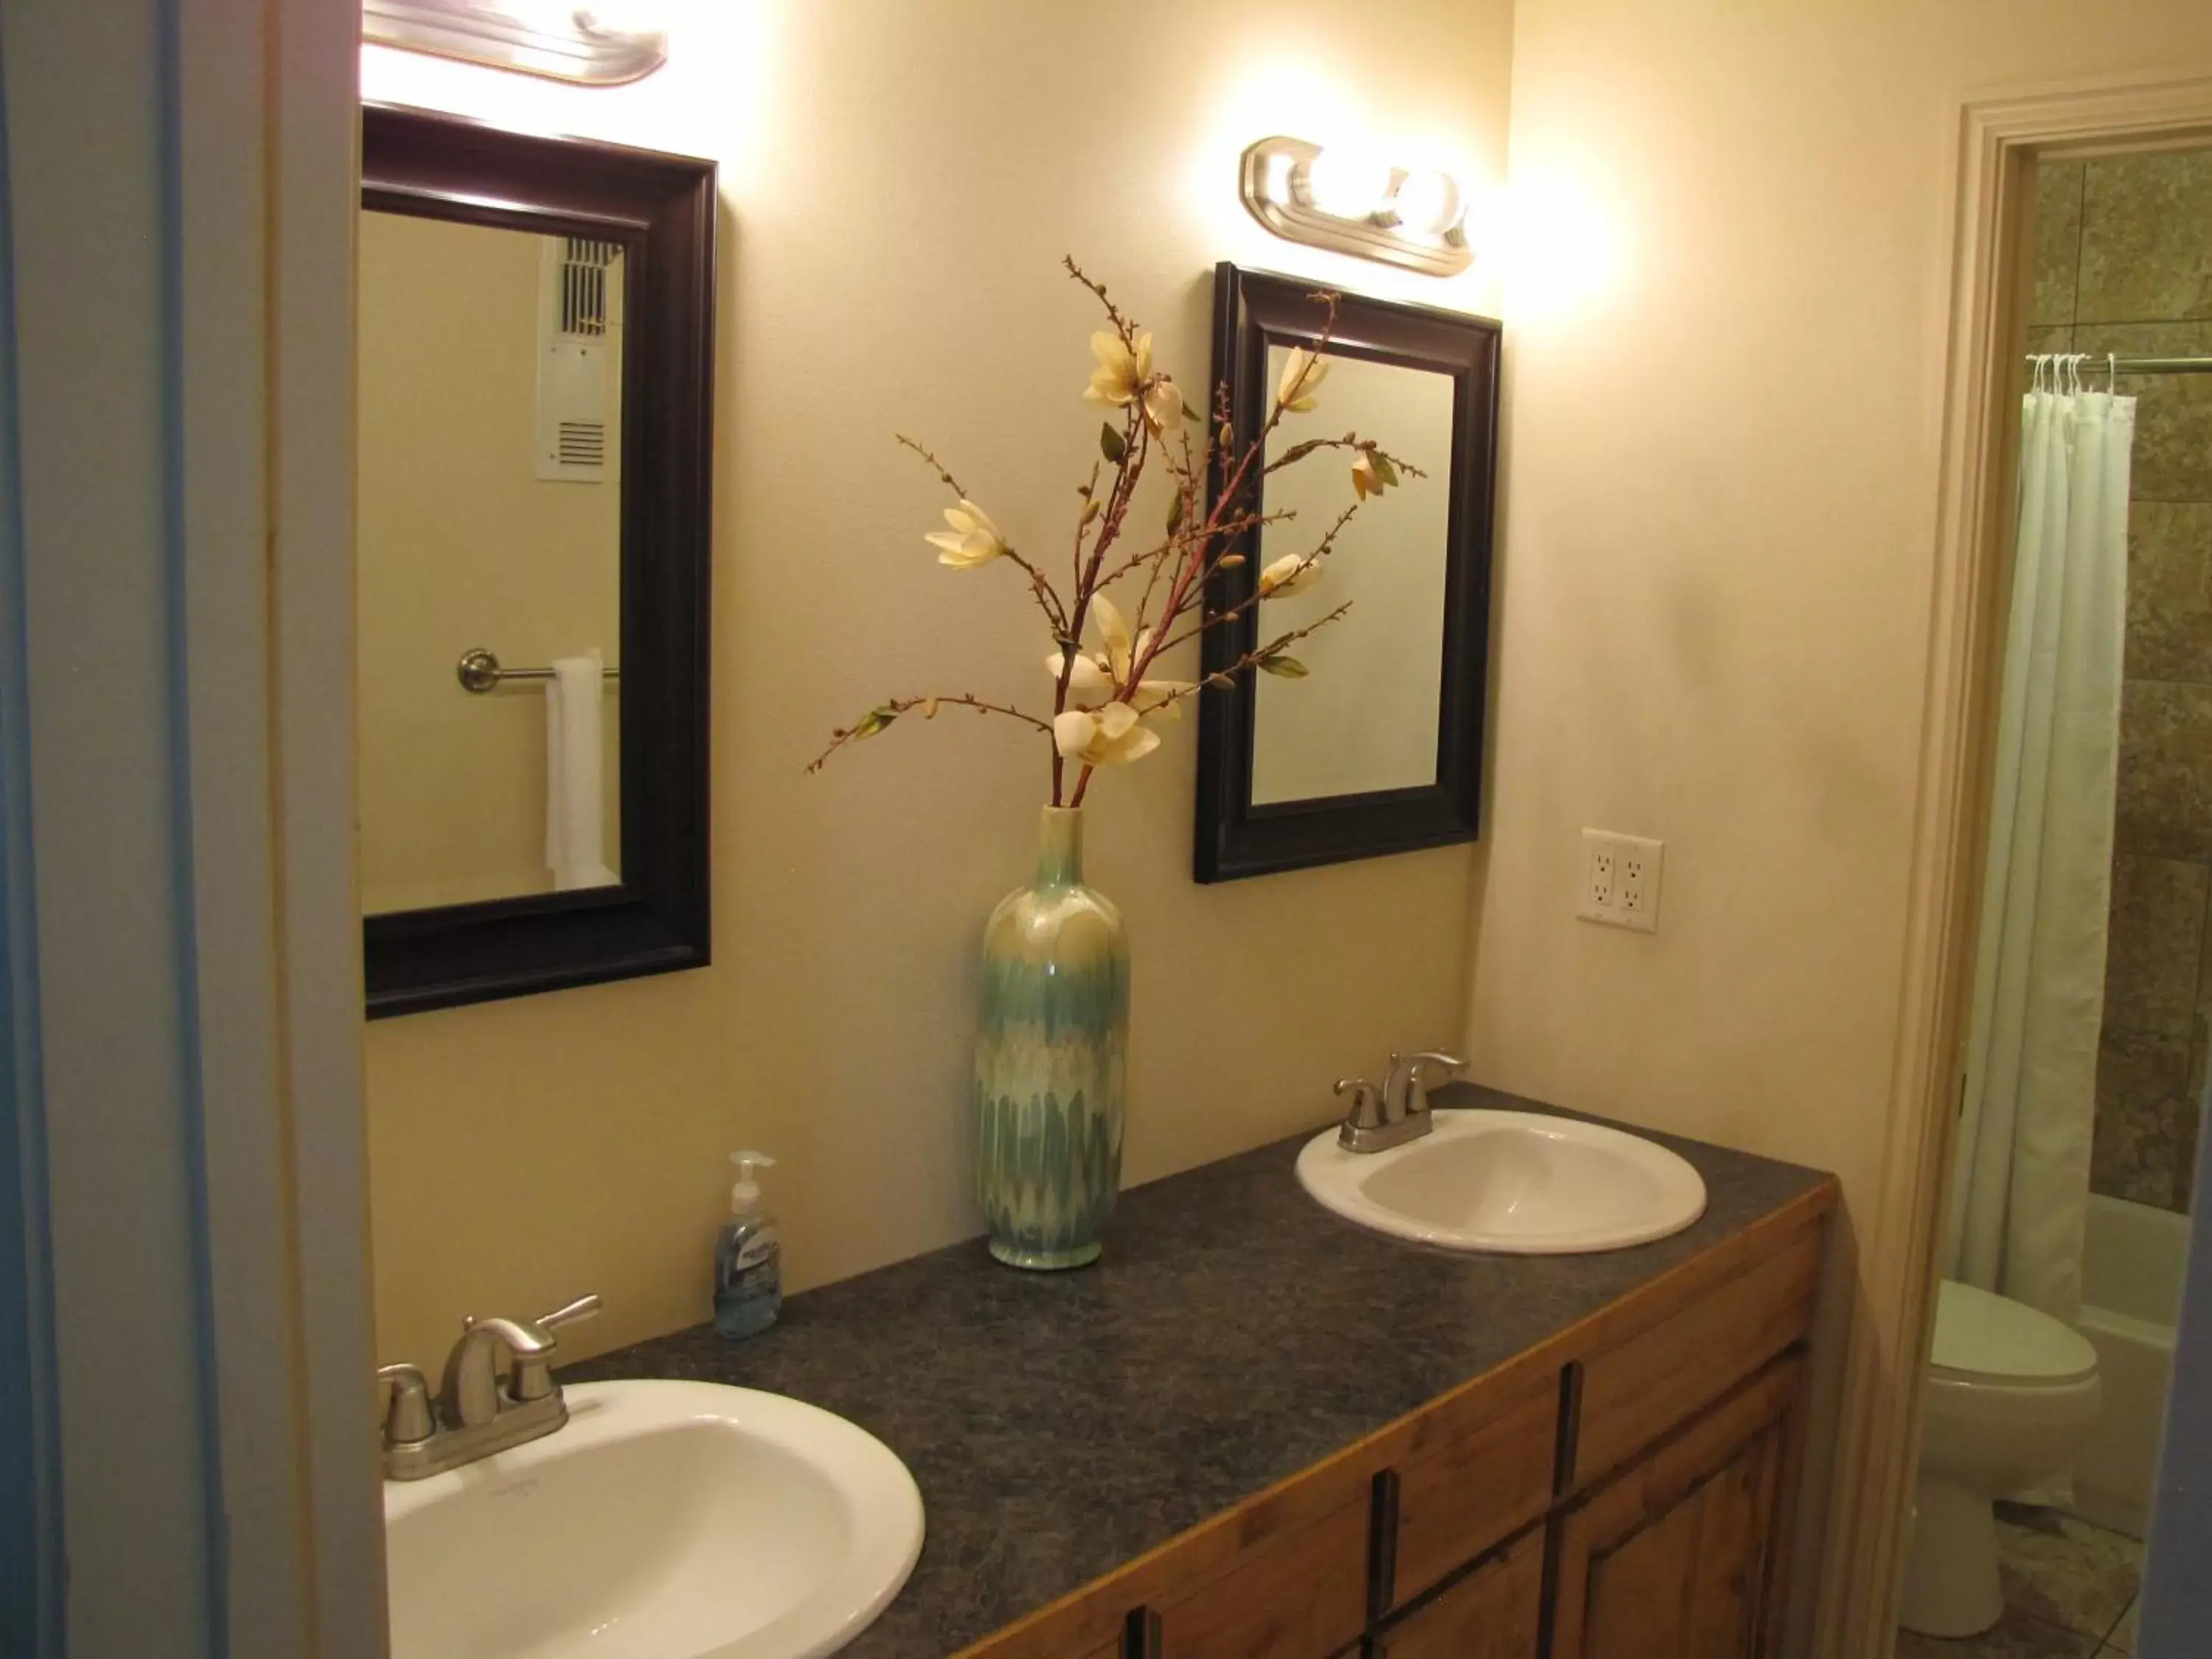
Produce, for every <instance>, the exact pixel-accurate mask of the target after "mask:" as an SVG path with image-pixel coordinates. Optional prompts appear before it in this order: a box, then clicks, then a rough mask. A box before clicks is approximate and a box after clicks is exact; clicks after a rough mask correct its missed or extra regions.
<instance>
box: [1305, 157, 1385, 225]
mask: <svg viewBox="0 0 2212 1659" xmlns="http://www.w3.org/2000/svg"><path fill="white" fill-rule="evenodd" d="M1305 174H1306V179H1305V183H1306V197H1307V199H1308V200H1310V202H1312V204H1314V206H1316V208H1318V209H1320V210H1321V211H1322V212H1323V213H1326V214H1328V215H1329V216H1331V217H1333V218H1337V219H1368V218H1372V217H1373V216H1374V215H1375V211H1376V209H1377V208H1380V207H1381V206H1382V205H1383V201H1384V198H1385V197H1388V196H1389V193H1390V168H1389V165H1388V164H1387V163H1385V162H1382V161H1376V160H1375V159H1374V158H1373V157H1371V156H1366V155H1358V154H1356V153H1355V152H1353V151H1351V150H1346V149H1336V148H1331V149H1325V150H1323V151H1322V153H1321V154H1320V155H1316V156H1315V157H1314V158H1313V160H1312V161H1309V162H1307V163H1306V167H1305Z"/></svg>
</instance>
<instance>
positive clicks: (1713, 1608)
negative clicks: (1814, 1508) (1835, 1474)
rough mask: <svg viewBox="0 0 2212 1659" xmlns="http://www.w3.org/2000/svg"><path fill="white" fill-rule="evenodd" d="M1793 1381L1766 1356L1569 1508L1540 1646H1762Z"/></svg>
mask: <svg viewBox="0 0 2212 1659" xmlns="http://www.w3.org/2000/svg"><path fill="white" fill-rule="evenodd" d="M1803 1382H1804V1362H1803V1361H1802V1360H1800V1359H1797V1358H1784V1359H1781V1360H1778V1361H1777V1362H1776V1363H1775V1364H1772V1365H1770V1366H1769V1367H1768V1368H1767V1369H1766V1370H1763V1371H1761V1372H1760V1373H1759V1375H1758V1376H1755V1377H1753V1378H1752V1379H1751V1381H1749V1382H1748V1383H1745V1384H1744V1385H1743V1386H1742V1387H1741V1389H1738V1390H1737V1391H1736V1392H1735V1393H1734V1394H1732V1395H1729V1396H1728V1397H1727V1398H1726V1399H1724V1400H1723V1401H1720V1402H1719V1403H1718V1404H1717V1405H1716V1406H1714V1407H1712V1408H1711V1410H1710V1411H1708V1412H1706V1413H1705V1414H1704V1415H1703V1416H1701V1417H1699V1418H1696V1419H1692V1421H1691V1422H1690V1423H1689V1424H1688V1425H1686V1426H1685V1427H1684V1428H1682V1429H1681V1430H1680V1431H1678V1432H1677V1433H1676V1434H1675V1435H1674V1437H1672V1438H1670V1439H1668V1440H1667V1441H1665V1442H1662V1443H1661V1444H1660V1445H1659V1446H1658V1447H1657V1448H1656V1449H1654V1450H1652V1451H1650V1452H1649V1453H1647V1454H1646V1455H1644V1457H1642V1458H1641V1459H1640V1460H1638V1461H1637V1462H1632V1463H1631V1464H1630V1465H1629V1466H1628V1467H1627V1468H1625V1469H1623V1470H1622V1471H1621V1472H1620V1474H1618V1475H1617V1476H1615V1477H1614V1478H1613V1480H1610V1481H1608V1482H1607V1483H1606V1484H1605V1485H1604V1486H1601V1487H1599V1488H1598V1489H1597V1490H1596V1491H1595V1492H1593V1493H1591V1494H1590V1496H1589V1498H1588V1499H1587V1500H1586V1501H1585V1502H1584V1503H1583V1504H1581V1505H1580V1506H1579V1507H1577V1508H1576V1509H1573V1510H1569V1511H1568V1512H1567V1514H1566V1515H1565V1516H1564V1517H1563V1518H1562V1519H1561V1521H1560V1522H1559V1604H1558V1613H1557V1624H1556V1627H1555V1630H1554V1632H1553V1645H1552V1659H1765V1656H1767V1655H1769V1654H1771V1652H1772V1651H1774V1648H1775V1643H1776V1640H1777V1634H1778V1632H1777V1626H1778V1614H1779V1613H1780V1605H1779V1604H1780V1601H1781V1590H1782V1571H1783V1567H1784V1556H1785V1554H1786V1553H1787V1550H1788V1547H1789V1540H1788V1536H1787V1533H1788V1518H1789V1517H1788V1512H1787V1504H1788V1503H1789V1501H1790V1486H1791V1484H1792V1477H1793V1474H1794V1465H1795V1463H1796V1427H1797V1419H1798V1415H1799V1405H1798V1401H1799V1398H1800V1395H1801V1394H1802V1389H1803Z"/></svg>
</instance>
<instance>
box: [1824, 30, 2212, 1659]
mask: <svg viewBox="0 0 2212 1659" xmlns="http://www.w3.org/2000/svg"><path fill="white" fill-rule="evenodd" d="M1958 132H1959V142H1958V149H1957V151H1956V153H1955V155H1954V161H1953V173H1952V178H1953V185H1954V189H1953V190H1952V191H1951V192H1950V194H1949V195H1948V197H1947V198H1946V199H1947V200H1948V201H1950V202H1951V203H1953V204H1954V207H1955V212H1954V218H1953V223H1952V226H1951V228H1950V232H1949V234H1948V237H1947V239H1946V240H1947V242H1948V249H1949V258H1948V275H1949V283H1948V315H1949V324H1948V329H1947V331H1946V340H1945V355H1944V360H1943V381H1942V449H1941V462H1940V465H1941V471H1940V475H1939V479H1940V482H1939V486H1938V501H1937V517H1936V559H1935V566H1934V571H1933V582H1932V590H1933V591H1932V594H1931V599H1932V605H1931V614H1930V621H1929V655H1928V670H1927V685H1926V693H1925V702H1924V714H1923V723H1922V732H1921V748H1920V763H1919V768H1918V773H1919V776H1918V786H1917V805H1916V809H1915V815H1914V832H1913V853H1912V862H1911V877H1910V891H1909V909H1908V913H1907V921H1906V929H1905V960H1904V964H1903V973H1902V976H1901V982H1900V1002H1899V1036H1898V1041H1897V1046H1896V1049H1895V1053H1894V1055H1893V1064H1892V1070H1891V1086H1890V1097H1889V1106H1888V1111H1887V1124H1886V1129H1885V1136H1884V1143H1883V1153H1882V1167H1881V1177H1880V1182H1879V1186H1878V1188H1877V1190H1876V1192H1875V1198H1874V1202H1873V1204H1872V1206H1870V1207H1869V1210H1868V1212H1866V1213H1865V1214H1864V1216H1863V1218H1862V1220H1861V1222H1860V1224H1859V1225H1858V1227H1857V1236H1858V1237H1859V1240H1860V1241H1861V1243H1860V1250H1861V1272H1860V1294H1859V1296H1858V1297H1857V1298H1856V1300H1855V1304H1854V1306H1853V1308H1852V1310H1851V1312H1850V1346H1849V1350H1848V1354H1847V1358H1846V1359H1845V1363H1844V1380H1843V1389H1844V1403H1843V1411H1842V1417H1841V1422H1840V1425H1839V1435H1838V1444H1837V1448H1836V1454H1835V1463H1834V1468H1835V1469H1836V1477H1835V1485H1836V1490H1835V1493H1834V1498H1833V1503H1832V1510H1831V1522H1830V1533H1829V1537H1830V1540H1831V1542H1830V1544H1829V1547H1828V1548H1827V1549H1826V1570H1825V1571H1823V1573H1822V1575H1821V1583H1820V1592H1819V1601H1818V1612H1817V1623H1816V1626H1815V1628H1816V1630H1817V1632H1818V1634H1817V1636H1816V1638H1815V1641H1816V1651H1817V1652H1818V1653H1819V1654H1820V1656H1822V1659H1887V1655H1888V1653H1889V1650H1890V1644H1892V1642H1893V1640H1894V1634H1893V1632H1894V1629H1895V1625H1896V1611H1897V1598H1898V1594H1899V1576H1900V1574H1899V1569H1900V1566H1901V1561H1902V1553H1903V1547H1904V1544H1905V1530H1904V1528H1905V1512H1906V1510H1907V1507H1908V1504H1909V1502H1910V1498H1911V1488H1912V1472H1913V1470H1914V1469H1915V1468H1916V1467H1917V1464H1918V1461H1919V1448H1920V1430H1921V1415H1922V1403H1923V1395H1924V1394H1925V1389H1924V1388H1923V1386H1922V1384H1923V1378H1924V1375H1925V1372H1926V1370H1927V1360H1928V1345H1929V1335H1930V1330H1929V1327H1930V1322H1931V1320H1932V1318H1933V1306H1934V1300H1935V1290H1936V1279H1937V1271H1936V1247H1937V1240H1938V1237H1939V1234H1940V1225H1941V1220H1942V1197H1943V1194H1944V1192H1945V1190H1946V1188H1947V1186H1948V1176H1949V1170H1950V1166H1951V1158H1952V1155H1953V1152H1954V1144H1953V1143H1954V1141H1955V1139H1956V1127H1957V1111H1956V1107H1957V1104H1958V1099H1959V1090H1960V1081H1961V1077H1962V1072H1961V1065H1960V1055H1961V1053H1962V1050H1963V1039H1964V1036H1965V1027H1966V1012H1967V1007H1968V1003H1969V1000H1970V998H1971V996H1972V977H1973V960H1974V937H1975V933H1974V930H1975V923H1976V915H1975V910H1976V908H1977V904H1978V896H1979V891H1980V881H1979V877H1980V872H1981V869H1982V865H1983V860H1984V851H1985V845H1986V842H1987V837H1988V823H1989V804H1988V793H1989V789H1988V767H1989V762H1990V752H1991V750H1992V749H1993V747H1994V742H1995V735H1996V734H1995V731H1994V713H1995V707H1996V697H1995V691H1996V681H1995V673H1994V670H1995V668H1996V665H1997V662H1998V657H1999V653H2001V651H2002V644H2003V627H2004V617H2003V615H2002V599H2003V596H2004V594H2005V592H2006V589H2007V574H2006V567H2007V552H2006V549H2007V542H2008V536H2007V532H2008V526H2009V522H2010V505H2009V503H2010V488H2009V484H2010V479H2011V477H2012V460H2011V455H2010V451H2009V448H2008V436H2009V435H2010V434H2011V433H2012V432H2013V431H2014V430H2015V425H2016V422H2017V411H2016V409H2015V404H2014V399H2015V397H2016V395H2017V389H2018V380H2017V374H2018V372H2019V365H2018V364H2017V363H2016V362H2015V361H2014V360H2013V353H2014V351H2015V348H2016V346H2017V343H2018V331H2017V329H2016V328H2015V324H2016V323H2017V322H2018V321H2019V320H2020V309H2021V305H2022V304H2023V303H2024V291H2025V285H2026V283H2027V270H2026V269H2025V260H2024V258H2023V257H2022V256H2023V253H2024V250H2023V248H2022V238H2023V234H2024V232H2025V230H2026V228H2027V224H2028V220H2029V207H2030V202H2029V191H2030V189H2031V187H2032V185H2033V161H2034V157H2035V156H2037V155H2039V154H2045V153H2063V154H2069V155H2075V154H2082V153H2086V152H2092V151H2106V152H2110V151H2113V150H2122V149H2142V148H2146V147H2151V146H2163V145H2166V144H2170V143H2183V142H2186V141H2188V140H2189V139H2191V138H2192V137H2212V74H2198V75H2191V76H2171V77H2163V76H2162V77H2158V78H2136V77H2127V76H2104V77H2098V78H2096V79H2093V80H2087V81H2079V82H2069V83H2067V84H2064V85H2062V86H2057V87H2052V86H2048V85H2045V86H2042V87H2038V88H2029V89H2025V90H2021V91H2015V92H2007V93H2002V94H1993V95H1990V96H1988V97H1983V98H1977V99H1974V100H1968V101H1966V102H1964V103H1962V104H1961V105H1960V110H1959V119H1958Z"/></svg>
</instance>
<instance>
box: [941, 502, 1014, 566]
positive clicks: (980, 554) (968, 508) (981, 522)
mask: <svg viewBox="0 0 2212 1659" xmlns="http://www.w3.org/2000/svg"><path fill="white" fill-rule="evenodd" d="M945 523H947V524H949V525H951V526H952V528H951V529H950V530H939V531H937V532H933V533H932V534H930V535H927V536H925V537H923V538H922V539H923V540H924V541H926V542H927V543H928V544H930V545H931V546H932V547H934V548H938V549H940V550H941V551H939V554H938V556H937V562H938V563H939V564H949V565H951V567H952V568H954V569H955V570H973V569H974V568H975V567H976V566H977V565H979V564H988V563H990V562H991V561H992V560H994V559H995V558H997V557H998V556H999V555H1000V554H1001V553H1003V552H1005V551H1006V538H1005V537H1003V536H1001V535H1000V534H999V526H996V525H994V524H993V523H992V522H991V519H990V515H989V514H988V513H985V512H984V511H983V509H982V508H981V507H978V506H976V505H975V502H973V501H966V500H963V501H961V503H960V505H959V506H957V507H946V508H945Z"/></svg>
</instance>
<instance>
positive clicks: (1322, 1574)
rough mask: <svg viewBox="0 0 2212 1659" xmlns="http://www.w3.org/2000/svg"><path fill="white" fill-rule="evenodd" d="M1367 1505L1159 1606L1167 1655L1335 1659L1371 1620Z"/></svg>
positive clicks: (1328, 1518) (1255, 1554) (1335, 1514)
mask: <svg viewBox="0 0 2212 1659" xmlns="http://www.w3.org/2000/svg"><path fill="white" fill-rule="evenodd" d="M1368 1510H1369V1506H1368V1505H1367V1504H1365V1503H1358V1504H1346V1506H1345V1507H1344V1508H1342V1509H1340V1510H1333V1511H1332V1512H1330V1513H1329V1514H1328V1515H1325V1516H1322V1518H1321V1519H1320V1520H1318V1521H1316V1522H1313V1523H1312V1524H1310V1525H1309V1526H1307V1527H1305V1528H1302V1529H1301V1530H1299V1531H1297V1532H1293V1533H1290V1534H1286V1535H1285V1536H1284V1537H1281V1538H1279V1539H1276V1540H1274V1541H1272V1542H1270V1543H1267V1544H1265V1545H1262V1546H1261V1547H1259V1548H1257V1549H1255V1550H1254V1551H1252V1552H1250V1553H1248V1554H1247V1555H1246V1556H1245V1557H1244V1558H1243V1560H1242V1561H1241V1562H1240V1563H1239V1564H1238V1565H1237V1566H1236V1567H1235V1568H1233V1569H1232V1570H1231V1571H1229V1572H1226V1573H1225V1574H1223V1575H1222V1576H1221V1577H1218V1578H1216V1579H1214V1580H1213V1581H1212V1583H1208V1584H1206V1585H1205V1586H1203V1587H1202V1588H1200V1589H1195V1590H1193V1591H1192V1592H1191V1593H1190V1594H1188V1595H1185V1596H1182V1598H1180V1599H1179V1600H1177V1601H1173V1602H1171V1603H1170V1604H1168V1605H1166V1606H1164V1607H1161V1608H1160V1609H1159V1640H1160V1653H1161V1656H1162V1659H1328V1656H1329V1655H1331V1654H1334V1653H1335V1652H1336V1651H1337V1650H1339V1649H1340V1648H1344V1647H1347V1646H1349V1645H1350V1644H1352V1643H1353V1642H1355V1641H1357V1640H1358V1638H1359V1633H1360V1632H1361V1631H1362V1630H1363V1629H1364V1627H1365V1626H1366V1623H1367V1553H1368V1551H1367V1541H1368Z"/></svg>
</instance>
